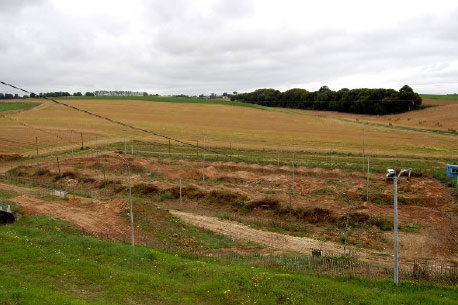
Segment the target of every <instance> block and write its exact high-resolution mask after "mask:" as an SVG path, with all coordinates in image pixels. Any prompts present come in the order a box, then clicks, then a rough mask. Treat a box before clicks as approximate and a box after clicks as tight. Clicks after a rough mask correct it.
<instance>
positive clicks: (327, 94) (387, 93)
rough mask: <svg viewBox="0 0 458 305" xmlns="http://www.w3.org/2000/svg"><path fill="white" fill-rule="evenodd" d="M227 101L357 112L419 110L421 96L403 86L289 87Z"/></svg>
mask: <svg viewBox="0 0 458 305" xmlns="http://www.w3.org/2000/svg"><path fill="white" fill-rule="evenodd" d="M231 100H232V101H234V100H238V101H242V102H246V103H253V104H258V105H263V106H269V107H285V108H296V109H312V110H329V111H340V112H350V113H361V114H390V113H400V112H406V111H410V110H415V109H419V108H420V106H421V103H422V99H421V97H420V95H418V93H415V92H414V91H413V90H412V88H410V87H409V86H407V85H405V86H403V87H402V88H401V89H399V91H396V90H394V89H351V90H350V89H347V88H344V89H340V90H339V91H333V90H331V89H329V88H328V87H327V86H323V87H321V88H320V89H319V90H318V91H307V90H305V89H299V88H295V89H290V90H287V91H285V92H280V91H278V90H275V89H258V90H255V91H253V92H248V93H239V94H234V95H231Z"/></svg>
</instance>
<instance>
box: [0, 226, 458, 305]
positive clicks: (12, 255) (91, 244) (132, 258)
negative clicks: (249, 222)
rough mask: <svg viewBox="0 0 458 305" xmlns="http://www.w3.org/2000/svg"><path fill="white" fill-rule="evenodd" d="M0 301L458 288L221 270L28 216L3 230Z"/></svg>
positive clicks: (201, 299) (415, 296)
mask: <svg viewBox="0 0 458 305" xmlns="http://www.w3.org/2000/svg"><path fill="white" fill-rule="evenodd" d="M0 249H2V251H0V260H1V262H2V263H1V264H0V304H2V305H4V304H457V303H458V301H457V300H458V288H456V287H453V288H451V287H448V288H447V287H434V286H425V285H420V284H415V283H402V284H401V285H400V286H399V287H394V286H393V284H391V282H390V281H385V280H377V281H376V280H357V279H349V278H346V277H328V276H316V275H301V274H294V273H289V272H280V271H275V270H269V269H263V268H250V267H246V266H242V265H230V266H225V265H222V264H220V263H218V262H203V261H198V260H192V259H187V258H183V257H179V256H173V255H170V254H165V253H161V252H159V251H156V250H152V249H148V248H143V247H136V248H135V249H132V248H131V247H130V246H128V245H125V244H121V243H110V242H107V241H102V240H98V239H95V238H92V237H90V236H84V235H82V233H81V232H80V231H78V230H76V229H75V228H74V227H72V226H71V225H69V224H68V223H66V222H63V221H59V220H52V219H49V218H45V217H26V218H23V219H22V220H20V221H19V222H17V223H16V224H14V225H11V226H2V227H0Z"/></svg>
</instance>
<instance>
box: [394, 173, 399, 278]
mask: <svg viewBox="0 0 458 305" xmlns="http://www.w3.org/2000/svg"><path fill="white" fill-rule="evenodd" d="M393 193H394V218H393V222H394V283H395V284H396V285H397V284H398V283H399V258H398V255H399V251H398V177H397V176H394V180H393Z"/></svg>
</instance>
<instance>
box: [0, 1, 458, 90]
mask: <svg viewBox="0 0 458 305" xmlns="http://www.w3.org/2000/svg"><path fill="white" fill-rule="evenodd" d="M10 2H14V1H0V9H1V8H4V9H5V10H8V11H16V10H18V11H20V12H19V13H18V14H17V16H14V18H13V16H10V17H8V18H6V19H5V18H2V19H0V25H1V26H2V28H3V29H4V30H3V32H2V33H1V34H0V35H1V36H0V51H1V52H0V65H1V66H2V69H1V70H0V76H1V77H2V79H5V80H7V81H11V82H15V83H17V84H19V85H23V86H26V87H28V88H31V89H33V90H35V91H48V90H69V91H76V90H83V91H84V90H94V89H116V88H119V89H134V90H135V89H138V90H147V91H149V92H160V93H165V94H168V93H189V94H198V93H210V92H223V91H233V90H237V91H244V90H251V89H254V88H259V87H275V88H280V89H286V88H290V87H292V86H302V87H305V86H307V84H311V83H321V84H333V83H339V84H342V86H346V87H355V86H357V87H365V86H369V85H368V84H369V83H368V82H367V81H366V79H367V78H371V77H378V76H383V78H381V80H380V84H379V85H375V86H378V87H384V86H387V85H394V86H397V87H395V88H398V87H400V86H402V85H403V84H404V83H409V84H411V85H412V86H413V87H414V88H416V87H415V86H416V85H417V86H418V88H419V89H421V90H422V91H423V92H428V91H431V92H432V91H436V92H439V91H440V92H446V91H458V90H454V88H456V85H454V81H455V83H456V82H458V71H457V69H456V64H458V63H457V57H456V49H457V47H458V45H457V44H458V39H457V37H456V35H457V34H456V33H457V32H458V29H457V26H458V21H457V20H458V18H457V17H458V11H454V12H451V13H449V16H448V17H443V18H440V19H431V18H426V17H424V16H418V17H417V18H411V19H409V20H406V21H405V22H403V23H401V24H399V25H393V26H387V27H384V28H381V29H376V30H371V31H366V32H365V31H358V32H355V31H351V30H344V29H340V27H339V25H335V26H331V27H328V28H323V29H317V30H314V31H304V30H302V29H300V28H294V27H288V26H283V25H282V24H281V23H279V24H275V26H267V24H266V27H263V26H262V25H261V26H260V25H259V24H255V23H251V20H252V18H253V16H254V15H255V14H256V13H257V7H256V5H255V4H254V2H252V1H242V0H238V1H222V0H220V1H213V2H212V3H211V5H210V6H208V7H206V8H205V10H201V9H200V7H198V6H193V3H194V2H190V1H184V0H174V1H134V2H133V4H132V5H135V6H138V8H139V9H138V12H137V13H135V14H134V15H129V14H120V15H119V16H117V18H114V17H113V16H116V12H115V11H108V12H104V11H96V12H92V11H90V10H91V8H90V7H88V8H87V9H88V12H90V13H88V14H84V15H79V14H77V13H73V10H72V6H71V5H70V6H68V7H66V8H64V10H62V8H59V6H58V5H56V4H55V3H52V2H45V1H42V2H40V4H30V3H31V2H30V1H19V2H18V3H19V4H14V5H9V3H10ZM114 9H115V8H114ZM279 14H281V12H279ZM50 15H51V16H52V18H51V17H50ZM272 22H274V21H272ZM5 42H6V43H5ZM453 63H455V66H454V67H455V68H453ZM405 71H410V72H405ZM418 71H421V73H420V74H418ZM403 73H404V74H406V75H407V76H405V75H404V74H403ZM359 75H361V77H360V81H359V82H358V83H354V82H353V80H352V81H350V78H351V77H353V76H355V77H356V76H359ZM364 75H365V76H367V77H364ZM308 89H316V88H308ZM335 89H338V88H335ZM1 91H2V88H0V92H1ZM3 91H5V90H3Z"/></svg>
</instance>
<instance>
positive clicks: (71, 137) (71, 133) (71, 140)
mask: <svg viewBox="0 0 458 305" xmlns="http://www.w3.org/2000/svg"><path fill="white" fill-rule="evenodd" d="M70 142H71V143H72V158H75V156H74V155H73V130H70Z"/></svg>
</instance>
